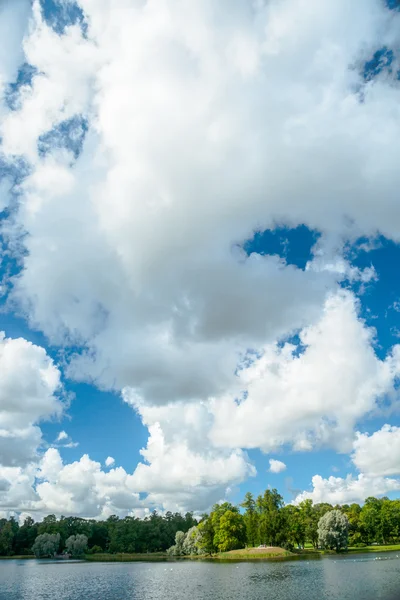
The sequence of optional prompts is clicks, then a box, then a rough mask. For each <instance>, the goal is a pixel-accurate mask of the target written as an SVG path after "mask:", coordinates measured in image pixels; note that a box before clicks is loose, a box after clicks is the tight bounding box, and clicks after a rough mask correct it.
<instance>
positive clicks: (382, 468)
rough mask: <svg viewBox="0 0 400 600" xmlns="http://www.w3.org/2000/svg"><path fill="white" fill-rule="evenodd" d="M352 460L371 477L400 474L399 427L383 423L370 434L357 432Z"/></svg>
mask: <svg viewBox="0 0 400 600" xmlns="http://www.w3.org/2000/svg"><path fill="white" fill-rule="evenodd" d="M352 460H353V462H354V464H355V466H356V467H357V468H358V469H359V470H360V471H361V472H363V473H367V474H368V475H370V476H373V477H379V476H385V475H400V427H394V426H393V427H391V426H390V425H384V426H383V427H382V429H380V430H379V431H375V432H374V433H373V434H371V435H368V433H358V434H357V438H356V440H355V442H354V453H353V455H352Z"/></svg>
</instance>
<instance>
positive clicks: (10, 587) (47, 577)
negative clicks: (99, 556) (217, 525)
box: [0, 553, 400, 600]
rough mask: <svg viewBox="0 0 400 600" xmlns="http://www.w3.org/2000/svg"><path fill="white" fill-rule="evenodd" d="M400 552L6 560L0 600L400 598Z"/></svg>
mask: <svg viewBox="0 0 400 600" xmlns="http://www.w3.org/2000/svg"><path fill="white" fill-rule="evenodd" d="M399 592H400V554H398V555H397V554H396V553H385V555H382V554H376V555H371V554H369V555H358V556H351V557H324V558H322V559H320V560H313V561H306V560H302V561H294V562H281V563H277V562H274V563H269V562H258V563H254V562H252V563H244V562H243V563H224V564H218V563H215V562H191V561H183V562H176V563H85V562H78V563H73V562H67V561H65V562H63V561H59V562H46V561H36V560H26V561H23V560H7V561H0V600H128V599H129V600H264V599H269V600H292V599H293V600H303V599H304V600H325V599H326V600H358V599H360V600H400V593H399Z"/></svg>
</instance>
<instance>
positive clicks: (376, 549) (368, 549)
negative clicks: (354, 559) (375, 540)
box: [349, 544, 400, 553]
mask: <svg viewBox="0 0 400 600" xmlns="http://www.w3.org/2000/svg"><path fill="white" fill-rule="evenodd" d="M396 550H398V551H399V552H400V544H393V545H391V546H365V547H364V548H355V547H354V546H350V547H349V552H360V553H363V552H393V551H396Z"/></svg>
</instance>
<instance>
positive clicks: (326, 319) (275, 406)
mask: <svg viewBox="0 0 400 600" xmlns="http://www.w3.org/2000/svg"><path fill="white" fill-rule="evenodd" d="M357 310H358V306H357V302H356V300H355V297H354V296H353V295H352V294H351V293H349V292H344V291H342V292H340V293H338V294H336V295H334V296H331V297H330V298H329V299H328V300H327V302H326V304H325V308H324V312H323V315H322V317H321V319H320V320H319V321H317V322H316V323H315V324H314V325H311V326H309V327H306V328H305V329H304V330H302V331H301V332H300V341H301V343H302V344H303V346H304V352H302V353H300V354H297V352H296V351H297V347H295V346H293V345H291V344H288V343H287V344H284V345H283V346H281V347H280V346H278V345H277V344H274V345H269V346H265V347H264V348H263V353H262V356H261V357H260V358H258V359H257V358H256V359H255V360H254V362H253V364H251V365H250V366H249V367H248V368H246V369H244V370H242V371H241V372H240V373H239V379H240V383H241V389H242V390H244V391H245V392H246V397H245V398H244V399H243V400H241V401H240V402H237V401H236V400H235V398H234V397H232V396H225V397H223V398H218V399H216V400H215V401H214V402H213V403H212V412H213V415H214V422H213V427H212V431H211V439H212V440H213V442H214V443H215V444H216V445H222V446H227V447H235V446H239V447H242V448H257V447H258V448H261V449H262V450H264V451H265V452H268V451H271V450H273V449H275V448H279V447H280V446H282V445H283V444H286V443H288V444H292V445H293V448H294V449H295V450H298V451H300V450H310V449H312V448H313V447H315V446H319V445H325V446H329V447H331V448H334V449H337V450H339V451H343V452H349V451H350V450H351V449H352V442H353V437H354V433H353V431H354V427H355V425H356V424H357V422H358V421H359V420H360V419H361V418H363V417H365V416H368V415H372V414H374V413H377V412H379V407H380V402H381V401H387V398H390V396H392V397H393V398H395V397H396V394H395V389H394V384H395V381H396V378H397V377H398V375H399V372H400V360H399V347H398V346H395V347H394V348H393V350H392V354H390V355H388V357H387V358H386V360H384V361H382V360H380V359H378V358H377V356H376V354H375V352H374V348H373V343H374V331H373V330H371V329H368V328H367V327H365V324H364V323H363V322H362V321H361V320H360V319H359V318H358V314H357Z"/></svg>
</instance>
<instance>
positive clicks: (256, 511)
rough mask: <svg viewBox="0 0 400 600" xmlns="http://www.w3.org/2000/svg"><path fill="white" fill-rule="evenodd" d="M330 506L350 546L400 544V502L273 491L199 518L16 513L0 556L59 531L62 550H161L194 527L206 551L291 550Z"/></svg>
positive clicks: (312, 535)
mask: <svg viewBox="0 0 400 600" xmlns="http://www.w3.org/2000/svg"><path fill="white" fill-rule="evenodd" d="M333 509H338V510H340V511H341V512H342V513H343V514H345V515H346V516H347V518H348V521H349V531H348V533H349V544H350V545H351V546H360V547H362V546H365V545H369V544H372V543H379V544H389V543H396V542H400V500H389V499H388V498H380V499H378V498H373V497H370V498H367V499H366V500H365V503H364V504H363V506H360V505H358V504H350V505H348V504H345V505H343V506H332V505H331V504H327V503H323V504H313V502H312V501H311V500H305V501H303V502H301V503H300V504H299V505H298V506H294V505H291V504H287V505H285V504H284V502H283V498H282V496H281V495H280V494H279V493H278V492H277V490H275V489H274V490H266V491H265V492H264V494H262V495H260V496H258V497H257V498H254V496H253V495H252V494H250V493H247V494H246V496H245V498H244V501H243V502H242V503H241V504H240V506H233V505H232V504H230V503H229V502H225V503H223V504H217V505H215V506H214V507H213V509H212V511H211V512H210V514H205V515H202V517H201V518H200V517H199V518H198V519H197V518H195V517H194V515H193V513H187V514H185V515H181V514H179V513H171V512H166V513H165V514H159V513H157V512H156V511H154V512H153V513H151V514H150V515H149V516H148V517H146V518H144V519H139V518H136V517H124V518H119V517H117V516H110V517H109V518H108V519H107V520H105V521H96V520H93V519H82V518H78V517H64V516H62V517H60V518H59V519H57V518H56V517H55V516H54V515H48V516H47V517H45V518H44V519H43V521H41V522H35V521H34V520H33V519H32V518H31V517H27V518H26V519H25V521H24V522H23V524H21V525H20V524H19V523H18V520H17V519H16V518H15V517H11V518H9V519H0V555H1V556H15V555H31V554H32V546H33V544H34V542H35V539H36V537H37V536H38V535H40V534H43V533H50V534H57V533H59V534H60V548H59V551H60V552H63V550H64V549H65V542H66V540H67V539H68V538H69V537H70V536H71V535H77V534H84V535H86V536H87V538H88V548H89V550H88V552H89V553H96V552H109V553H117V552H118V553H119V552H126V553H148V552H165V551H167V550H168V549H169V548H170V547H171V546H173V545H174V544H175V540H176V534H177V532H178V531H182V532H183V533H186V532H188V531H189V529H192V528H193V527H197V526H199V535H201V539H202V543H201V545H202V547H203V549H204V551H206V552H207V553H208V552H209V553H212V552H218V551H226V550H231V549H236V548H244V547H245V546H258V545H260V544H267V545H271V546H281V547H284V548H287V549H292V548H295V547H297V548H302V547H304V545H305V544H306V543H311V544H312V545H313V546H314V547H315V548H317V547H318V531H317V530H318V522H319V520H320V518H321V517H322V516H323V515H324V514H325V513H327V512H328V511H331V510H333Z"/></svg>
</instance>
